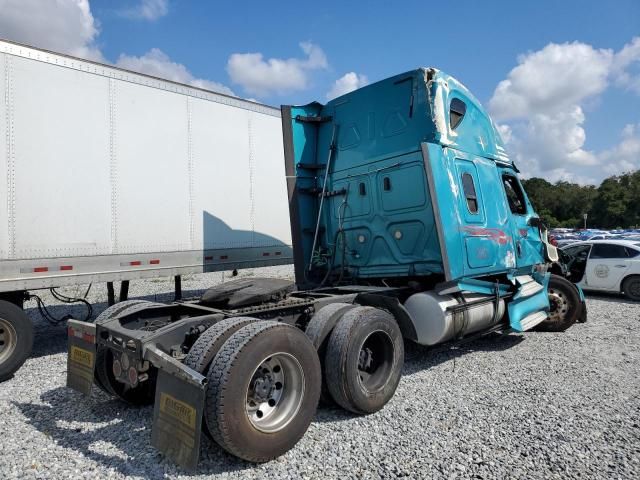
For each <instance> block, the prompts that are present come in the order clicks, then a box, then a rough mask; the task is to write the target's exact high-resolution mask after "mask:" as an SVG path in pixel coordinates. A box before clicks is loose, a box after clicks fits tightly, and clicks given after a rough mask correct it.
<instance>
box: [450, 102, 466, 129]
mask: <svg viewBox="0 0 640 480" xmlns="http://www.w3.org/2000/svg"><path fill="white" fill-rule="evenodd" d="M466 111H467V106H466V105H465V103H464V102H463V101H462V100H460V99H459V98H454V99H453V100H451V104H450V105H449V124H450V125H451V128H456V127H457V126H458V125H460V122H461V121H462V119H463V118H464V114H465V113H466Z"/></svg>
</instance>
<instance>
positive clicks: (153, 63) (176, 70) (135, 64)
mask: <svg viewBox="0 0 640 480" xmlns="http://www.w3.org/2000/svg"><path fill="white" fill-rule="evenodd" d="M116 66H118V67H121V68H125V69H127V70H133V71H135V72H140V73H146V74H147V75H153V76H154V77H160V78H166V79H167V80H172V81H174V82H180V83H186V84H189V85H193V86H194V87H199V88H204V89H207V90H213V91H215V92H220V93H226V94H227V95H234V96H235V94H234V93H233V91H232V90H231V89H230V88H229V87H226V86H225V85H222V84H221V83H217V82H212V81H211V80H204V79H201V78H195V77H194V76H193V74H192V73H191V72H190V71H189V70H188V69H187V67H185V66H184V65H182V64H181V63H176V62H173V61H171V59H170V58H169V56H168V55H167V54H165V53H164V52H163V51H162V50H160V49H158V48H152V49H151V50H149V51H148V52H147V53H145V54H144V55H142V56H140V57H135V56H130V55H124V54H122V55H120V57H119V58H118V61H117V62H116Z"/></svg>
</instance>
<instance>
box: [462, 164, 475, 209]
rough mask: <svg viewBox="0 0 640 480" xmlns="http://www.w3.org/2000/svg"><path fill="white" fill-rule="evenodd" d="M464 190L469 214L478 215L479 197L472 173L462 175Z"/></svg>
mask: <svg viewBox="0 0 640 480" xmlns="http://www.w3.org/2000/svg"><path fill="white" fill-rule="evenodd" d="M462 189H463V190H464V197H465V198H466V199H467V208H468V209H469V212H470V213H474V214H476V213H478V195H477V194H476V186H475V185H474V183H473V177H472V176H471V174H470V173H466V172H465V173H463V174H462Z"/></svg>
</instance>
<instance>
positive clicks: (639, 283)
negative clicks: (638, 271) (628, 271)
mask: <svg viewBox="0 0 640 480" xmlns="http://www.w3.org/2000/svg"><path fill="white" fill-rule="evenodd" d="M622 291H623V292H624V294H625V295H626V297H627V298H628V299H629V300H634V301H636V302H640V275H634V276H633V277H629V278H626V279H625V280H624V282H623V283H622Z"/></svg>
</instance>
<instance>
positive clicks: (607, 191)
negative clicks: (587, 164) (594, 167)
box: [522, 170, 640, 229]
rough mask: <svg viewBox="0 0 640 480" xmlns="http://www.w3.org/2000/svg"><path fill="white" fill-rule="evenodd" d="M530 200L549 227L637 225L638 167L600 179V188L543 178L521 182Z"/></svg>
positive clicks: (639, 223) (639, 209)
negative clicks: (552, 181)
mask: <svg viewBox="0 0 640 480" xmlns="http://www.w3.org/2000/svg"><path fill="white" fill-rule="evenodd" d="M522 184H523V186H524V188H525V190H526V191H527V194H528V195H529V199H530V200H531V203H533V206H534V208H535V210H536V212H537V213H538V215H540V216H541V217H542V218H543V220H544V221H545V222H546V223H547V225H549V226H550V227H568V228H581V227H582V226H583V224H584V220H583V217H582V215H583V214H585V213H586V214H587V215H588V217H587V227H588V228H605V229H614V228H633V227H636V228H637V227H640V170H637V171H635V172H630V173H625V174H623V175H616V176H612V177H609V178H606V179H605V180H603V182H602V183H601V184H600V186H599V187H596V186H594V185H578V184H576V183H569V182H562V181H561V182H556V183H555V184H554V183H549V182H547V181H546V180H544V179H543V178H535V177H534V178H530V179H528V180H523V182H522Z"/></svg>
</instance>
